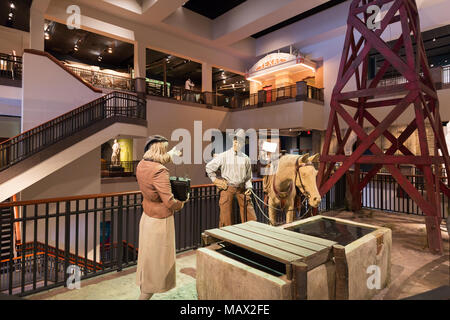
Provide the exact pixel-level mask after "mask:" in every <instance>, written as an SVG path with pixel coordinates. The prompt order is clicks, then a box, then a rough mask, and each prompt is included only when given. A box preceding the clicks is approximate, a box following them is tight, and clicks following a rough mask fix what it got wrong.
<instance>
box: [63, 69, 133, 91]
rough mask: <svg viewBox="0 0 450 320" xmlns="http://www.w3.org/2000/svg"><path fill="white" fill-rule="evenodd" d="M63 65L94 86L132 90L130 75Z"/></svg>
mask: <svg viewBox="0 0 450 320" xmlns="http://www.w3.org/2000/svg"><path fill="white" fill-rule="evenodd" d="M65 67H66V68H67V69H69V70H71V71H73V72H74V73H75V74H76V75H78V76H79V77H80V78H81V79H83V80H84V81H86V82H87V83H90V84H91V85H93V86H95V87H101V88H106V89H112V90H124V91H134V81H133V79H132V78H131V75H130V76H129V77H121V76H117V75H113V74H109V73H105V72H100V71H94V70H88V69H83V68H77V67H74V66H71V65H67V64H66V65H65Z"/></svg>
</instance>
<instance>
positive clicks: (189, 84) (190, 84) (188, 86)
mask: <svg viewBox="0 0 450 320" xmlns="http://www.w3.org/2000/svg"><path fill="white" fill-rule="evenodd" d="M194 87H195V84H194V83H193V82H192V80H191V78H188V79H187V80H186V82H185V84H184V88H185V89H186V90H193V89H194Z"/></svg>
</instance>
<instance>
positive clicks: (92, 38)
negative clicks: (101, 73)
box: [45, 21, 134, 70]
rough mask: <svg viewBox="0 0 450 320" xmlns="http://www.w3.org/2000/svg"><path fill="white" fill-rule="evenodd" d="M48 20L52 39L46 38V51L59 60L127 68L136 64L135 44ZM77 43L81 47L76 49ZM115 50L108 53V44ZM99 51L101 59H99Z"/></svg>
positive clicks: (121, 68) (116, 68) (112, 67)
mask: <svg viewBox="0 0 450 320" xmlns="http://www.w3.org/2000/svg"><path fill="white" fill-rule="evenodd" d="M46 22H47V23H49V28H48V33H49V35H50V39H49V40H45V51H47V52H49V53H50V54H52V55H54V56H55V57H56V58H58V59H59V60H72V61H76V62H81V63H85V64H89V65H96V66H99V67H101V68H108V69H115V70H127V69H128V68H129V67H133V65H134V46H133V44H130V43H127V42H123V41H119V40H115V39H111V38H108V37H105V36H102V35H99V34H96V33H92V32H88V31H85V30H81V29H78V30H77V29H74V30H70V29H68V28H67V26H65V25H63V24H60V23H56V22H53V21H46ZM75 44H78V51H75V49H74V48H75ZM110 47H111V48H112V49H113V50H112V53H108V52H107V51H108V48H110ZM99 55H101V56H102V61H101V62H99V61H98V57H99Z"/></svg>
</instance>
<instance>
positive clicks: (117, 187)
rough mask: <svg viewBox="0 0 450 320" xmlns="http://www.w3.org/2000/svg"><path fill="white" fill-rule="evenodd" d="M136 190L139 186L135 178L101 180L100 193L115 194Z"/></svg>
mask: <svg viewBox="0 0 450 320" xmlns="http://www.w3.org/2000/svg"><path fill="white" fill-rule="evenodd" d="M138 190H139V185H138V183H137V180H136V178H135V177H125V178H104V179H102V184H101V193H117V192H128V191H138Z"/></svg>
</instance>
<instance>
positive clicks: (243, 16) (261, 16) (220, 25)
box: [213, 0, 327, 45]
mask: <svg viewBox="0 0 450 320" xmlns="http://www.w3.org/2000/svg"><path fill="white" fill-rule="evenodd" d="M326 2H327V0H308V1H304V0H278V1H273V0H248V1H246V2H244V3H242V4H240V5H239V6H237V7H235V8H233V9H232V10H230V11H228V12H227V13H225V14H223V15H221V16H220V17H218V18H217V19H215V20H214V25H213V39H214V40H215V41H216V42H218V43H220V44H222V45H231V44H233V43H235V42H238V41H241V40H243V39H245V38H248V37H250V36H251V35H253V34H255V33H258V32H259V31H262V30H265V29H267V28H269V27H271V26H273V25H275V24H278V23H280V22H282V21H285V20H287V19H289V18H292V17H294V16H296V15H298V14H300V13H303V12H305V11H308V10H310V9H312V8H314V7H317V6H319V5H321V4H324V3H326Z"/></svg>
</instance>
